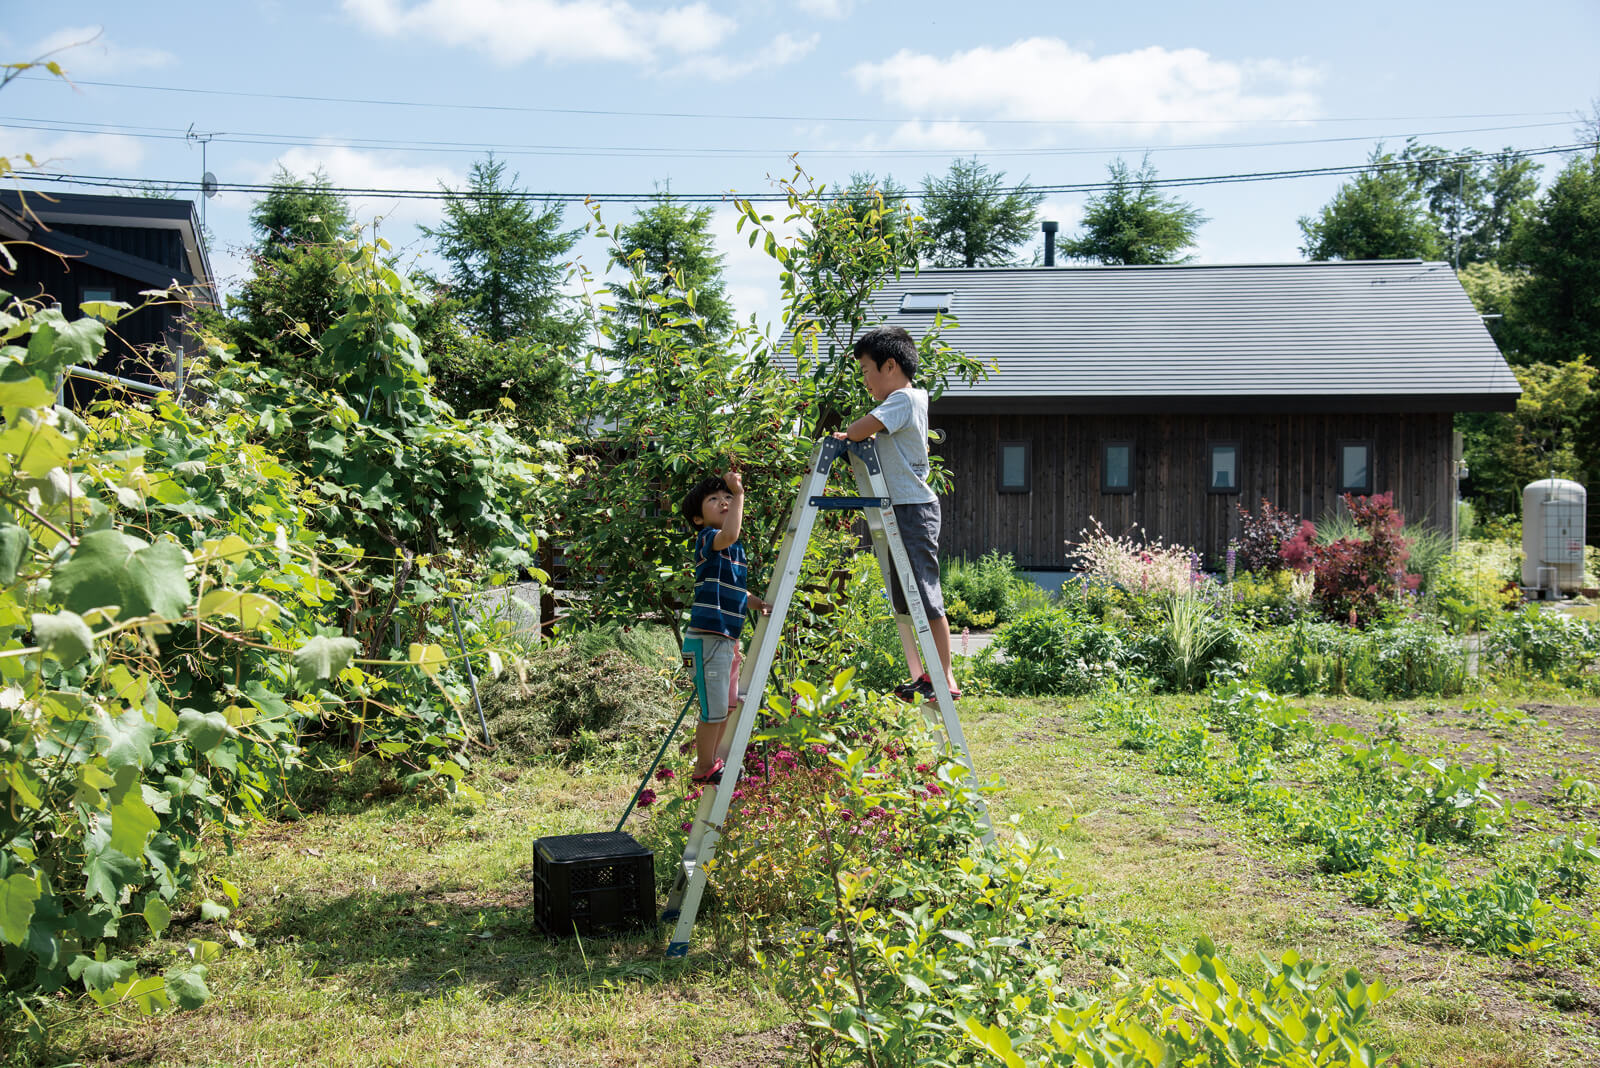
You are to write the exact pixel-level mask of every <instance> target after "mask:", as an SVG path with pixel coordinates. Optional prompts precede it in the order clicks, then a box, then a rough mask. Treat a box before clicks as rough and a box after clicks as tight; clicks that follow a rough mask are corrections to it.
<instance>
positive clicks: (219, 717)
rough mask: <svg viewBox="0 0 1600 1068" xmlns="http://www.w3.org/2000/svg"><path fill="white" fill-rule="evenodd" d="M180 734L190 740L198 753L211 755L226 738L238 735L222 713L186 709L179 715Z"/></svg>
mask: <svg viewBox="0 0 1600 1068" xmlns="http://www.w3.org/2000/svg"><path fill="white" fill-rule="evenodd" d="M178 733H179V734H182V735H184V736H185V737H186V738H188V739H189V744H190V745H191V746H193V747H194V751H195V752H196V753H209V752H211V750H213V749H215V748H216V747H217V746H218V745H221V744H222V740H223V739H224V738H232V737H235V736H237V735H238V733H239V732H238V731H237V730H235V729H234V727H233V725H232V724H230V723H229V722H228V719H227V717H226V716H224V715H223V714H222V713H221V712H198V711H196V710H195V709H192V708H185V709H184V710H183V711H181V712H179V713H178Z"/></svg>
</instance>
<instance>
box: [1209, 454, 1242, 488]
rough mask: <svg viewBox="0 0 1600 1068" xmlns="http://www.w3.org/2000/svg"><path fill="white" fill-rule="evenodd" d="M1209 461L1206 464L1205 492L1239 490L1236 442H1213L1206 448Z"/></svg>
mask: <svg viewBox="0 0 1600 1068" xmlns="http://www.w3.org/2000/svg"><path fill="white" fill-rule="evenodd" d="M1208 451H1209V452H1210V454H1211V462H1210V464H1209V465H1208V466H1207V472H1208V474H1209V477H1208V478H1207V479H1206V492H1207V493H1238V492H1239V446H1238V444H1237V443H1236V442H1215V443H1213V444H1212V446H1211V448H1210V449H1209V450H1208Z"/></svg>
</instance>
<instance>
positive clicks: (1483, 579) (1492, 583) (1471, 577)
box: [1429, 542, 1522, 634]
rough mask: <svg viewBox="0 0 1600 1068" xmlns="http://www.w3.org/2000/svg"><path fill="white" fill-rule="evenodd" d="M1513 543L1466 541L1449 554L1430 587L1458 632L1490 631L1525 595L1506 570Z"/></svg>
mask: <svg viewBox="0 0 1600 1068" xmlns="http://www.w3.org/2000/svg"><path fill="white" fill-rule="evenodd" d="M1512 555H1513V554H1512V552H1511V546H1508V545H1505V546H1502V545H1495V544H1493V543H1489V542H1473V543H1469V542H1463V543H1462V544H1461V546H1460V547H1459V548H1458V549H1457V550H1456V551H1455V552H1453V553H1451V554H1450V555H1449V556H1447V557H1446V558H1445V559H1444V561H1443V563H1442V564H1441V566H1440V568H1439V573H1438V575H1437V577H1436V578H1435V579H1434V581H1433V583H1432V584H1431V585H1430V587H1429V594H1430V595H1431V596H1432V598H1433V603H1434V605H1435V606H1436V607H1437V610H1438V612H1439V615H1440V617H1441V618H1442V619H1443V620H1444V621H1445V623H1446V624H1448V625H1449V626H1450V628H1451V629H1452V630H1454V631H1455V632H1456V633H1458V634H1471V633H1476V632H1478V631H1482V630H1487V629H1488V628H1489V627H1490V626H1491V625H1492V624H1493V623H1494V621H1495V620H1496V619H1497V618H1498V617H1500V616H1501V615H1502V614H1504V612H1505V611H1506V609H1508V608H1511V607H1512V606H1514V605H1516V604H1518V603H1519V602H1520V601H1521V600H1522V598H1521V595H1520V594H1519V593H1518V592H1517V587H1516V582H1515V580H1514V579H1508V578H1507V576H1506V574H1505V572H1506V571H1507V570H1509V569H1510V568H1511V567H1514V563H1512V564H1510V565H1509V566H1508V564H1507V561H1509V560H1511V559H1512Z"/></svg>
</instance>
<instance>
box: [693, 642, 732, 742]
mask: <svg viewBox="0 0 1600 1068" xmlns="http://www.w3.org/2000/svg"><path fill="white" fill-rule="evenodd" d="M683 662H684V665H685V666H686V667H688V668H689V671H690V676H691V677H692V678H693V679H694V690H695V694H696V695H697V696H698V697H699V698H700V722H701V723H721V722H722V721H723V720H725V719H727V718H728V708H729V707H730V706H732V705H733V704H734V702H736V701H737V700H738V699H739V698H738V696H737V695H738V690H737V689H736V687H737V686H738V684H739V683H738V678H739V677H738V675H737V674H735V672H737V671H738V667H737V666H736V665H737V664H738V662H739V640H738V639H737V638H730V637H728V636H727V635H725V634H712V633H711V632H710V631H705V630H691V631H690V632H689V633H688V634H686V635H684V637H683Z"/></svg>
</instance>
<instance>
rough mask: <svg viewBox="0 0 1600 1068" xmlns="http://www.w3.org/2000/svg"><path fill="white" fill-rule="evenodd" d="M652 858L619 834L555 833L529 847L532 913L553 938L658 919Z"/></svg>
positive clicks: (631, 839) (648, 922) (654, 870)
mask: <svg viewBox="0 0 1600 1068" xmlns="http://www.w3.org/2000/svg"><path fill="white" fill-rule="evenodd" d="M655 858H656V855H655V853H654V852H653V851H651V850H649V849H646V848H645V847H644V846H642V845H640V844H639V843H638V842H636V841H634V838H633V835H631V834H627V833H626V832H623V831H599V832H596V833H594V834H558V835H549V836H547V837H544V838H540V839H538V840H537V841H535V842H534V843H533V883H534V885H533V910H534V915H535V916H536V917H537V918H538V921H539V926H540V927H541V928H543V929H544V930H545V931H547V932H549V933H550V934H553V935H569V934H571V933H572V932H573V930H574V929H576V930H578V931H582V932H584V933H588V932H590V931H596V930H600V929H602V928H606V927H620V926H624V925H629V924H637V925H643V926H647V927H648V926H650V925H651V924H653V923H655V919H656V859H655Z"/></svg>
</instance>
